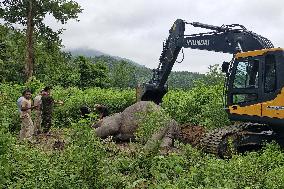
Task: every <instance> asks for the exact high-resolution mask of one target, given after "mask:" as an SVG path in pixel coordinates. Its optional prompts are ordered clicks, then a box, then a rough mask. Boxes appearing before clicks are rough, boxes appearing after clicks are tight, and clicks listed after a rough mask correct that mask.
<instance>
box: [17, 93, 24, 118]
mask: <svg viewBox="0 0 284 189" xmlns="http://www.w3.org/2000/svg"><path fill="white" fill-rule="evenodd" d="M24 95H25V94H22V96H21V97H19V98H18V100H17V106H18V112H19V113H21V105H22V100H23V99H24Z"/></svg>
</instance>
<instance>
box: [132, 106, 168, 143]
mask: <svg viewBox="0 0 284 189" xmlns="http://www.w3.org/2000/svg"><path fill="white" fill-rule="evenodd" d="M137 116H139V117H140V119H139V120H140V121H139V124H138V125H139V127H138V129H137V131H136V133H135V136H136V139H137V140H138V141H140V142H141V143H145V142H147V141H148V140H149V139H150V137H151V136H152V135H153V134H154V133H156V132H157V131H159V130H160V129H161V128H163V127H165V126H167V124H168V122H169V121H170V120H171V118H170V116H168V115H167V113H166V112H165V111H164V110H163V109H156V107H155V106H153V105H152V106H151V104H149V107H148V111H147V112H146V113H140V114H138V115H137Z"/></svg>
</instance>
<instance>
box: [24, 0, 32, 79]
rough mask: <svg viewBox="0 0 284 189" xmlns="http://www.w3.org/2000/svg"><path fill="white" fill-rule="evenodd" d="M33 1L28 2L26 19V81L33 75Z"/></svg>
mask: <svg viewBox="0 0 284 189" xmlns="http://www.w3.org/2000/svg"><path fill="white" fill-rule="evenodd" d="M32 9H33V0H29V9H28V19H27V36H26V37H27V51H26V65H25V74H26V79H27V80H28V79H29V78H31V77H32V75H33V60H34V49H33V30H34V25H33V15H32V11H33V10H32Z"/></svg>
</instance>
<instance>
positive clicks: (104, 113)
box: [95, 104, 109, 119]
mask: <svg viewBox="0 0 284 189" xmlns="http://www.w3.org/2000/svg"><path fill="white" fill-rule="evenodd" d="M95 110H96V111H97V112H98V113H99V119H103V118H104V117H106V116H108V115H109V113H108V109H107V107H106V106H104V105H101V104H95Z"/></svg>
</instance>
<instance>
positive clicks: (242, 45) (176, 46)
mask: <svg viewBox="0 0 284 189" xmlns="http://www.w3.org/2000/svg"><path fill="white" fill-rule="evenodd" d="M186 24H188V25H191V26H193V27H198V28H204V29H208V30H211V31H210V32H207V33H198V34H191V35H185V34H184V31H185V25H186ZM182 48H191V49H199V50H207V51H215V52H223V53H230V54H233V55H234V54H236V53H238V52H246V51H252V50H260V49H266V48H273V44H272V43H271V42H270V40H268V39H267V38H265V37H262V36H260V35H258V34H256V33H253V32H251V31H248V30H247V29H246V28H245V27H244V26H242V25H239V24H232V25H223V26H212V25H207V24H202V23H199V22H192V23H187V22H185V21H184V20H181V19H177V20H176V21H175V23H174V24H173V26H172V27H171V29H170V31H169V37H168V38H167V40H166V41H165V43H164V45H163V51H162V54H161V56H160V62H159V66H158V68H157V69H154V70H153V76H152V78H151V80H150V81H149V82H148V83H144V84H143V85H142V86H141V87H138V90H137V91H138V94H137V98H138V100H144V101H154V102H155V103H157V104H159V103H161V101H162V98H163V96H164V95H165V94H166V93H167V85H166V82H167V79H168V77H169V75H170V73H171V70H172V67H173V65H174V64H175V62H176V59H177V57H178V55H179V53H180V51H181V49H182Z"/></svg>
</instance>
